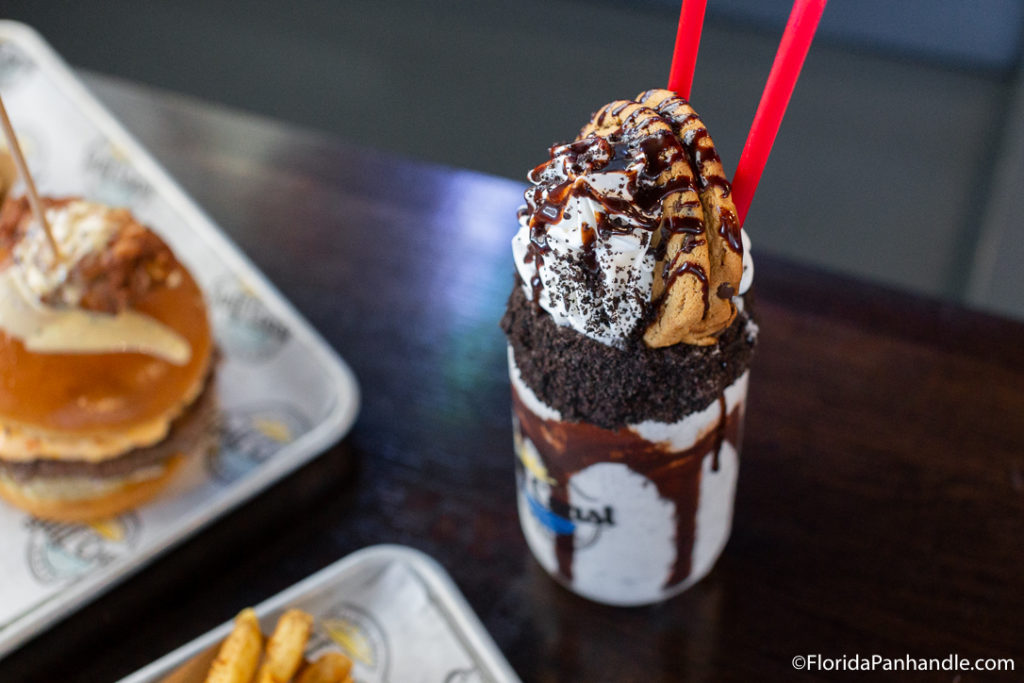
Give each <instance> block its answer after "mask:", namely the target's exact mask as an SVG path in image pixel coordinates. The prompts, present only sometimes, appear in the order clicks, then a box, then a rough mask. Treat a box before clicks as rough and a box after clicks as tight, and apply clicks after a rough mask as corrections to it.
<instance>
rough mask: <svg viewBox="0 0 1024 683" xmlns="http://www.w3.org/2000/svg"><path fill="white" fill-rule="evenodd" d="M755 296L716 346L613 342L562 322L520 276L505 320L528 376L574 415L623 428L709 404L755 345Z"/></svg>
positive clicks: (543, 395)
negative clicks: (654, 346)
mask: <svg viewBox="0 0 1024 683" xmlns="http://www.w3.org/2000/svg"><path fill="white" fill-rule="evenodd" d="M752 299H753V297H752V296H751V295H750V293H748V294H747V295H746V296H745V297H744V311H741V312H740V313H739V314H738V315H737V316H736V320H734V321H733V324H732V325H730V326H729V327H728V328H727V329H726V330H725V331H724V332H723V333H722V334H721V336H720V337H719V340H718V343H717V344H713V345H711V346H693V345H689V344H676V345H674V346H668V347H664V348H659V349H652V348H649V347H647V346H646V345H645V344H644V343H643V341H642V340H641V339H638V338H637V339H632V340H630V342H629V343H628V345H627V346H626V347H625V348H622V349H619V348H613V347H611V346H607V345H605V344H602V343H601V342H598V341H595V340H593V339H591V338H589V337H586V336H584V335H582V334H579V333H578V332H576V331H575V330H573V329H571V328H569V327H562V326H559V325H557V324H556V323H555V322H554V320H552V319H551V316H549V315H548V314H547V313H546V312H545V311H544V310H543V309H541V308H540V307H538V306H536V305H535V304H533V303H532V302H531V301H530V300H529V299H528V298H527V297H526V295H525V294H524V293H523V288H522V284H521V282H520V281H519V279H518V278H517V281H516V285H515V287H513V289H512V295H511V296H510V297H509V300H508V308H507V309H506V312H505V316H504V317H503V318H502V320H501V327H502V329H503V330H504V331H505V334H506V336H507V337H508V340H509V343H510V344H511V346H512V351H513V354H514V357H515V362H516V365H517V366H518V367H519V372H520V374H521V375H522V378H523V381H524V382H525V383H526V385H527V386H529V387H530V388H531V389H532V390H533V392H534V393H535V394H536V395H537V397H538V398H540V399H541V400H542V401H544V403H546V404H548V405H549V406H551V407H552V408H555V409H556V410H558V411H559V412H560V413H561V414H562V417H563V418H564V419H566V420H570V421H576V422H590V423H592V424H595V425H597V426H599V427H604V428H606V429H618V428H620V427H623V426H625V425H628V424H637V423H639V422H644V421H646V420H657V421H659V422H669V423H671V422H676V421H678V420H680V419H681V418H683V417H684V416H686V415H689V414H690V413H693V412H697V411H700V410H703V409H705V408H706V407H707V406H709V405H710V404H711V403H712V402H713V401H715V400H716V399H717V398H718V396H719V395H721V393H722V391H723V390H724V389H725V388H726V387H727V386H729V385H730V384H732V383H733V382H734V381H735V380H736V378H738V377H739V376H740V375H741V374H743V371H744V370H746V369H747V366H748V365H749V363H750V359H751V356H752V355H753V351H754V344H755V342H756V334H755V333H749V332H750V330H748V324H749V325H750V326H751V329H752V330H756V329H757V328H756V324H755V323H754V322H753V320H752V319H751V318H752V311H753V306H752V304H753V301H752Z"/></svg>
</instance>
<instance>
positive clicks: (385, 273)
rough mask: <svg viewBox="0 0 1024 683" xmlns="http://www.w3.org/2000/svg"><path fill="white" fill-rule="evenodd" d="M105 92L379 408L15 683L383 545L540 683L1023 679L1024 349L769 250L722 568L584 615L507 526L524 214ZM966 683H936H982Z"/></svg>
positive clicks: (202, 115)
mask: <svg viewBox="0 0 1024 683" xmlns="http://www.w3.org/2000/svg"><path fill="white" fill-rule="evenodd" d="M90 83H91V84H92V85H93V86H94V87H95V88H96V89H97V91H98V92H99V94H100V95H101V97H102V98H103V99H104V100H106V101H107V102H108V103H109V105H110V106H111V108H112V109H113V111H114V112H115V114H116V115H117V116H119V117H120V118H121V119H122V121H123V122H124V123H125V124H126V126H127V127H128V128H129V129H130V130H132V131H133V132H134V133H135V134H136V135H137V136H138V137H139V139H140V141H141V142H142V143H143V144H144V145H145V146H147V147H148V148H149V149H150V150H151V151H152V152H153V153H154V155H155V156H156V157H157V158H158V159H159V160H160V161H161V162H162V163H164V164H165V165H166V167H167V168H168V169H169V170H170V172H171V174H172V175H174V176H175V177H176V178H177V179H178V180H179V181H180V182H181V184H182V185H183V186H184V187H185V188H186V190H187V191H188V192H189V193H190V194H191V195H192V196H193V197H194V198H195V199H196V200H197V202H198V203H199V204H200V205H201V206H203V207H204V208H205V209H206V210H207V211H208V212H209V213H210V214H211V215H212V217H213V218H214V220H215V221H216V222H217V223H219V225H220V226H221V227H222V228H223V229H224V230H225V231H226V232H227V234H228V235H229V236H230V237H231V238H232V239H233V240H235V241H236V242H237V243H238V244H239V245H240V246H241V248H242V249H243V250H244V251H245V252H246V253H247V254H248V255H249V256H250V257H251V258H252V259H253V260H254V261H255V262H256V264H257V265H258V266H259V267H260V268H261V269H262V270H263V271H264V272H265V273H266V274H267V275H268V276H269V278H270V279H271V280H272V281H273V282H274V283H276V285H277V286H278V287H279V288H280V289H281V291H282V292H283V293H284V294H285V295H286V296H287V297H288V298H289V299H290V300H291V301H292V302H294V304H295V305H296V306H297V308H298V309H299V310H300V311H301V312H302V313H303V314H304V315H305V316H306V317H307V318H308V319H309V320H310V321H311V322H312V323H313V325H314V326H315V327H316V328H318V329H319V330H320V332H321V333H322V334H323V335H324V337H325V338H326V339H327V341H328V342H329V343H330V344H331V345H333V347H334V348H335V349H337V351H338V352H339V353H340V354H341V356H342V357H343V358H345V360H346V361H348V363H349V364H350V365H351V366H352V368H353V369H354V370H355V373H356V375H357V376H358V379H359V382H360V385H361V388H362V407H361V411H360V414H359V418H358V421H357V422H356V425H355V427H354V429H353V430H352V431H351V433H350V434H349V435H348V436H347V437H346V438H345V439H344V440H343V441H342V442H341V443H340V444H338V445H337V446H335V447H333V448H331V449H330V450H328V451H327V452H326V453H324V454H323V455H322V456H321V457H319V458H317V459H315V460H314V461H313V462H312V463H310V464H309V465H307V466H306V467H304V468H302V469H301V470H300V471H298V472H296V473H295V474H293V475H291V476H289V477H287V478H286V479H284V480H283V481H281V482H280V483H278V484H276V485H275V486H273V487H272V488H270V489H269V490H267V491H266V492H264V493H262V494H261V495H259V496H258V497H256V498H255V499H253V500H252V501H250V502H248V503H246V504H244V505H242V506H241V507H240V508H238V509H237V510H235V511H234V512H232V513H230V514H228V515H227V516H225V517H223V518H222V519H220V520H219V521H217V522H215V523H214V524H212V525H211V526H209V527H208V528H206V529H204V530H202V531H200V532H199V533H197V534H196V535H195V536H194V537H192V538H191V539H190V540H188V541H186V542H185V543H183V544H182V545H180V546H179V547H177V548H175V549H173V550H171V551H170V552H168V553H166V554H165V555H164V556H163V557H161V558H159V559H158V560H156V561H155V562H153V563H152V565H150V566H149V567H147V568H145V569H143V570H142V571H140V572H139V573H138V574H137V575H135V576H134V577H132V578H131V579H129V580H128V581H126V582H125V583H123V584H121V585H119V586H117V587H116V588H114V589H113V590H111V591H110V592H109V593H108V594H106V595H104V596H102V597H100V598H99V599H97V600H95V601H94V602H92V603H91V604H89V605H88V606H86V607H84V608H82V609H81V610H79V611H78V612H77V613H75V614H73V615H71V616H70V617H68V618H67V619H65V620H64V621H62V622H60V623H58V624H57V625H55V626H53V627H52V628H50V629H49V630H48V631H46V632H45V633H43V634H42V635H40V636H38V637H37V638H35V639H34V640H32V641H30V642H29V643H27V644H26V645H24V646H23V647H22V648H20V649H19V650H17V651H16V652H14V653H12V654H11V655H9V656H8V657H7V658H6V659H5V660H4V661H3V662H0V679H2V680H3V681H5V682H9V681H64V680H81V681H110V680H115V679H117V678H119V677H121V676H123V675H126V674H128V673H131V672H132V671H133V670H135V669H137V668H139V667H141V666H142V665H144V664H146V663H148V662H150V661H152V660H153V659H155V658H157V657H159V656H161V655H163V654H165V653H166V652H168V651H170V650H171V649H173V648H175V647H177V646H179V645H181V644H183V643H185V642H187V641H189V640H191V639H192V638H194V637H195V636H197V635H199V634H201V633H203V632H205V631H206V630H208V629H210V628H211V627H213V626H215V625H217V624H220V623H221V622H223V621H225V620H226V619H228V618H230V617H231V616H232V615H233V614H234V613H235V612H236V611H237V610H238V609H240V608H241V607H243V606H245V605H250V604H255V603H257V602H260V601H261V600H263V599H265V598H267V597H269V596H271V595H273V594H275V593H277V592H278V591H280V590H282V589H284V588H286V587H288V586H290V585H291V584H293V583H295V582H296V581H298V580H300V579H302V578H304V577H306V576H308V575H309V574H311V573H313V572H315V571H316V570H318V569H320V568H322V567H324V566H326V565H328V564H330V563H331V562H333V561H335V560H337V559H338V558H340V557H343V556H344V555H346V554H348V553H351V552H352V551H354V550H357V549H359V548H362V547H365V546H368V545H373V544H377V543H401V544H407V545H409V546H412V547H415V548H418V549H420V550H423V551H425V552H426V553H428V554H430V555H431V556H433V557H434V558H436V559H437V560H438V561H439V562H440V563H441V564H442V565H443V566H444V567H445V568H446V569H447V570H448V572H449V573H450V574H451V575H452V577H453V578H454V580H455V582H456V583H457V584H458V586H459V587H460V588H461V590H462V591H463V592H464V594H465V596H466V597H467V599H468V601H469V603H470V604H471V605H472V607H473V608H474V609H475V611H476V613H477V614H478V615H479V616H480V618H481V620H482V621H483V623H484V625H485V626H486V627H487V629H488V630H489V631H490V633H491V635H492V636H493V637H494V639H495V641H496V642H497V643H498V645H499V646H500V648H501V650H502V651H503V652H504V654H505V656H506V657H507V658H508V660H509V662H510V663H511V664H512V667H513V668H514V669H515V670H516V671H517V672H518V673H519V675H520V676H521V677H522V679H523V680H524V681H769V680H779V681H790V680H833V679H835V678H837V677H839V676H837V675H835V674H830V673H826V672H820V673H806V672H805V673H802V674H801V672H798V671H795V670H794V668H793V664H792V661H793V658H794V657H795V656H797V655H808V654H816V653H820V654H821V655H823V656H833V657H839V656H842V655H844V654H846V655H853V654H858V655H862V656H871V655H873V654H879V655H883V656H889V657H903V656H904V655H908V654H909V655H911V656H912V657H915V658H924V657H939V658H941V657H946V656H947V655H949V654H954V653H955V654H958V655H960V656H963V657H967V658H970V659H972V660H973V659H974V658H985V657H993V658H1002V657H1010V658H1015V660H1016V661H1015V664H1016V667H1017V671H1016V673H1012V674H992V675H990V678H985V680H1019V677H1020V676H1021V670H1024V645H1022V643H1024V569H1022V568H1024V325H1022V324H1020V323H1016V322H1012V321H1008V320H1003V319H998V318H993V317H988V316H984V315H980V314H977V313H972V312H968V311H966V310H963V309H961V308H958V307H956V306H953V305H948V304H942V303H937V302H930V301H925V300H922V299H919V298H914V297H911V296H909V295H905V294H901V293H896V292H893V291H889V290H884V289H880V288H877V287H874V286H871V285H867V284H864V283H862V282H857V281H853V280H849V279H841V278H839V277H835V276H832V275H829V274H825V273H822V272H819V271H815V270H812V269H808V268H806V267H801V266H798V265H794V264H792V263H788V262H784V261H782V260H778V259H775V258H772V257H771V256H770V255H769V252H770V250H771V246H770V245H769V244H764V243H763V242H758V236H757V234H756V233H755V234H754V235H753V238H754V242H755V249H756V251H755V258H756V264H757V275H756V279H755V291H756V297H757V311H758V316H759V319H760V327H761V335H760V341H759V345H758V348H757V352H756V357H755V359H754V363H753V368H752V378H751V389H750V400H749V406H748V413H747V425H746V436H745V443H744V446H743V456H742V467H741V468H740V476H739V484H738V498H737V503H736V512H735V519H734V527H733V532H732V537H731V540H730V541H729V544H728V546H727V547H726V549H725V552H724V554H723V555H722V557H721V559H720V560H719V562H718V564H717V567H716V568H715V569H714V571H713V572H712V573H711V574H710V575H709V576H708V577H707V578H706V579H704V580H703V581H701V582H700V583H699V584H697V585H696V586H694V587H693V588H691V589H689V590H688V591H687V592H685V593H684V594H682V595H681V596H679V597H677V598H675V599H673V600H671V601H669V602H666V603H664V604H660V605H657V606H653V607H645V608H630V609H623V608H612V607H605V606H601V605H597V604H593V603H590V602H587V601H586V600H584V599H581V598H578V597H576V596H574V595H572V594H570V593H569V592H567V591H566V590H564V589H563V588H561V587H560V586H558V585H557V584H556V583H555V582H554V581H553V580H551V579H550V578H548V576H547V575H546V574H545V573H544V572H543V570H541V569H540V567H539V566H538V565H537V563H536V562H535V561H534V560H533V558H532V556H531V555H530V552H529V550H528V549H527V547H526V544H525V542H524V540H523V538H522V535H521V533H520V529H519V523H518V520H517V518H516V507H515V486H514V468H513V454H512V444H511V441H512V435H511V423H510V399H509V387H508V379H507V370H506V361H505V342H504V338H503V336H502V333H501V331H500V330H499V328H498V320H499V318H500V317H501V315H502V312H503V309H504V305H505V300H506V297H507V295H508V293H509V291H510V288H511V286H512V282H513V276H512V273H513V270H512V262H511V252H510V246H509V240H510V238H511V237H512V234H513V233H514V231H515V209H516V207H517V206H518V205H519V203H520V201H521V199H522V196H521V193H522V185H521V184H519V183H515V182H512V181H509V180H504V179H500V178H495V177H490V176H486V175H481V174H479V173H474V172H471V171H466V170H461V169H455V168H443V167H438V166H430V165H424V164H420V163H416V162H413V161H409V160H406V159H402V158H396V157H393V156H388V155H384V154H380V153H376V152H374V151H373V150H370V149H365V148H361V147H358V146H355V145H352V144H348V143H344V142H341V141H339V140H336V139H333V138H331V137H327V136H321V135H317V134H312V133H309V132H305V131H301V130H296V129H293V128H289V127H287V126H284V125H282V124H277V123H274V122H270V121H265V120H258V119H254V118H251V117H247V116H241V115H238V114H236V113H232V112H227V111H223V110H219V109H216V108H213V107H210V106H207V105H204V104H201V103H197V102H195V101H191V100H185V99H181V98H177V97H172V96H168V95H166V94H160V93H154V92H151V91H147V90H145V89H142V88H139V87H135V86H129V85H125V84H115V83H112V82H110V81H107V80H106V79H91V80H90ZM425 134H429V133H425ZM481 153H484V154H485V153H486V151H482V152H481ZM794 201H796V198H794ZM794 209H796V206H794ZM756 212H757V205H756V204H755V205H754V208H753V213H752V214H751V216H752V217H754V216H755V215H756ZM896 228H898V226H894V229H896ZM912 256H913V255H912V254H908V256H907V257H908V258H912ZM801 676H803V678H801ZM878 676H879V678H878V679H879V680H889V679H887V678H885V677H884V675H882V674H878ZM955 676H956V674H955V673H951V672H945V673H939V674H934V673H933V674H930V675H929V676H928V677H926V678H924V680H942V681H953V680H963V681H970V680H978V679H977V678H975V677H974V676H975V675H974V674H969V673H968V674H963V675H962V678H955ZM846 677H849V675H847V676H846ZM899 680H905V679H904V678H900V679H899Z"/></svg>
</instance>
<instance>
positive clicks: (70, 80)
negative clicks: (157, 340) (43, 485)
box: [0, 21, 359, 657]
mask: <svg viewBox="0 0 1024 683" xmlns="http://www.w3.org/2000/svg"><path fill="white" fill-rule="evenodd" d="M0 92H2V94H3V98H4V103H5V105H6V108H7V111H8V112H9V114H10V117H11V119H12V121H13V123H14V128H15V130H16V131H17V134H18V139H19V141H20V146H21V147H22V149H23V151H24V153H25V156H26V158H27V161H28V165H29V167H30V168H31V170H32V173H33V175H34V177H35V180H36V184H37V185H38V186H39V190H40V193H41V194H44V195H45V194H55V195H64V196H68V195H77V196H82V197H86V198H88V199H90V200H93V201H96V202H101V203H104V204H107V205H111V206H123V207H127V208H129V209H130V210H131V212H132V214H133V215H134V216H137V217H138V219H139V220H140V222H142V223H143V224H145V225H148V226H151V227H152V228H153V230H154V231H155V232H157V233H158V234H159V235H160V237H161V238H162V239H163V240H164V241H165V242H166V243H167V244H169V245H170V247H171V248H172V249H173V251H174V252H175V254H177V256H178V258H179V259H180V260H181V261H182V262H183V263H184V264H186V265H187V267H188V268H189V270H190V271H191V273H192V274H193V275H194V277H195V278H196V280H197V281H198V284H199V286H200V288H201V289H202V290H203V291H204V292H205V298H206V301H207V305H208V307H209V311H210V317H211V320H212V324H213V334H214V338H215V339H216V344H217V348H218V353H219V357H218V364H217V370H216V374H217V383H216V392H217V399H218V402H219V404H220V410H221V419H220V422H219V424H220V426H219V428H218V433H217V436H219V447H218V448H217V449H215V450H214V451H212V452H211V454H210V455H208V456H207V457H205V458H193V459H191V460H190V461H189V462H188V464H186V465H184V466H183V470H184V471H182V472H181V473H180V474H179V476H178V477H177V478H176V479H175V480H174V481H173V483H172V484H171V485H170V487H169V488H168V489H167V490H166V491H164V492H163V494H162V495H161V496H160V497H159V498H158V499H156V500H155V501H154V502H152V503H150V504H147V505H144V506H142V507H140V508H137V509H136V510H134V511H132V512H129V513H126V514H121V515H119V516H116V517H113V518H108V519H103V520H102V521H99V522H93V523H91V524H66V523H55V522H44V521H40V520H38V519H35V518H33V517H31V516H29V515H28V514H26V513H24V512H20V511H18V510H16V509H15V508H13V507H10V506H7V505H4V504H0V545H2V547H3V549H4V552H3V553H0V657H2V656H3V654H4V653H6V652H8V651H10V650H12V649H13V648H15V647H17V646H18V645H19V644H20V643H22V642H24V641H25V640H26V639H27V638H29V637H31V636H32V635H34V634H36V633H38V632H40V631H42V630H43V629H45V628H46V627H47V626H48V625H50V624H52V623H53V622H54V621H56V620H57V619H59V618H61V617H63V616H65V615H67V614H68V613H70V612H71V611H73V610H75V609H76V608H78V607H79V606H81V605H82V604H84V603H85V602H87V601H89V600H92V599H94V598H95V597H97V596H98V595H99V594H101V593H102V592H103V591H105V590H108V589H109V588H111V587H112V586H114V585H115V584H116V583H117V582H118V581H120V580H122V579H124V578H125V577H126V576H128V575H129V574H131V573H132V572H134V571H136V570H138V569H139V568H140V567H142V566H144V565H145V564H146V563H148V562H151V561H153V560H154V559H155V558H156V557H158V556H159V555H160V554H161V553H163V552H165V551H167V550H168V549H169V548H171V547H172V546H174V545H175V544H177V543H180V542H181V541H182V540H183V539H185V538H186V537H188V536H189V535H191V534H194V533H195V532H196V531H198V530H199V529H201V528H202V527H203V526H204V525H206V524H207V523H209V522H210V521H212V520H214V519H216V518H217V517H218V516H220V515H222V514H224V513H225V512H227V511H228V510H230V509H231V508H233V507H235V506H237V505H238V504H239V503H241V502H243V501H244V500H246V499H248V498H249V497H251V496H253V495H255V494H257V493H258V492H260V491H261V490H263V489H264V488H265V487H267V486H268V485H269V484H271V483H272V482H274V481H276V480H278V479H280V478H281V477H283V476H284V475H286V474H287V473H289V472H290V471H292V470H294V469H295V468H297V467H298V466H300V465H301V464H303V463H305V462H307V461H308V460H310V459H311V458H313V457H315V456H316V455H317V454H319V453H320V452H322V451H323V450H324V449H326V448H327V447H328V446H329V445H331V444H332V443H334V442H335V441H336V440H338V439H339V438H340V437H341V436H342V435H343V434H344V433H345V432H346V431H347V430H348V429H349V428H350V426H351V425H352V422H353V421H354V419H355V415H356V412H357V409H358V403H359V396H358V388H357V385H356V382H355V379H354V377H353V375H352V373H351V371H350V370H349V369H348V367H347V366H346V365H345V363H344V362H343V361H342V360H341V359H340V358H339V357H338V356H337V355H336V354H335V353H334V351H333V350H332V349H331V348H330V347H329V346H328V345H327V344H326V343H325V342H324V341H323V339H322V338H321V337H320V336H319V335H318V334H317V333H316V332H315V331H314V330H313V329H312V328H311V327H310V325H309V324H308V323H307V322H306V321H305V320H303V319H302V318H301V317H300V316H299V315H298V313H297V312H296V311H295V310H294V308H293V307H292V306H291V305H290V304H289V303H288V302H287V301H286V300H285V299H284V298H283V297H282V296H281V295H280V294H279V293H278V292H277V291H276V290H275V289H274V287H273V286H272V285H271V284H270V283H269V282H268V281H267V280H266V279H265V278H264V276H263V275H262V274H261V273H260V272H259V271H258V270H257V269H256V268H255V267H254V266H253V265H252V264H251V263H250V262H249V261H248V260H247V259H246V257H245V256H244V255H242V254H241V253H240V252H239V250H238V249H237V248H236V247H235V246H234V245H232V244H231V243H230V242H229V241H228V240H227V239H226V238H225V237H224V235H223V234H222V233H221V232H220V230H219V229H218V228H217V227H216V226H215V225H214V224H213V223H212V222H211V220H210V219H209V218H208V217H207V216H206V215H205V214H204V213H203V212H202V211H201V210H200V209H199V208H198V207H197V206H196V205H195V204H194V202H193V201H192V200H191V199H190V198H189V197H188V196H186V194H185V193H184V192H183V191H182V190H181V188H180V187H179V186H178V185H177V183H175V182H174V180H172V179H171V178H170V177H169V176H168V174H167V173H166V172H165V171H164V170H163V169H162V168H161V167H160V166H159V165H158V164H157V163H156V162H155V161H154V160H153V159H152V158H151V157H150V156H149V154H148V153H147V152H146V151H145V150H144V149H142V148H141V147H140V146H139V144H138V143H136V142H135V140H134V139H133V138H132V137H131V136H130V135H129V134H128V133H127V132H126V131H125V130H124V129H123V128H122V127H121V125H120V124H118V122H117V121H116V120H114V118H113V117H112V116H111V115H110V114H109V113H108V112H107V111H106V110H105V109H104V108H103V107H102V106H101V105H100V104H99V103H98V102H97V101H96V100H95V99H94V98H93V97H92V95H90V94H89V93H88V91H86V89H85V88H84V87H83V86H82V85H81V83H80V82H79V81H78V80H77V78H76V77H75V75H74V74H73V73H72V72H71V71H70V69H69V68H68V67H67V66H66V65H65V64H64V62H63V61H62V60H61V59H60V57H59V56H58V55H57V54H56V53H55V52H54V51H53V50H52V49H51V48H50V47H49V46H48V45H47V44H46V43H45V42H44V41H43V40H42V39H41V38H40V37H39V36H38V34H36V33H35V32H34V31H33V30H31V29H29V28H28V27H26V26H24V25H22V24H18V23H15V22H8V21H0Z"/></svg>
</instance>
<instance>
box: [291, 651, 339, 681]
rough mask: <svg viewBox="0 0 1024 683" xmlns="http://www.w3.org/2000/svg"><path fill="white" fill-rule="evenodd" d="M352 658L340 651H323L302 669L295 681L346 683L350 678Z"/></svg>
mask: <svg viewBox="0 0 1024 683" xmlns="http://www.w3.org/2000/svg"><path fill="white" fill-rule="evenodd" d="M351 672H352V660H351V659H349V658H348V657H346V656H345V655H343V654H341V653H340V652H325V653H323V654H322V655H320V656H319V657H317V659H316V661H314V662H312V663H311V664H310V665H309V666H307V667H306V668H305V669H303V670H302V673H301V674H299V677H298V678H297V679H296V683H346V681H351V680H352V678H351V676H350V675H349V674H351Z"/></svg>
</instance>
